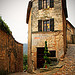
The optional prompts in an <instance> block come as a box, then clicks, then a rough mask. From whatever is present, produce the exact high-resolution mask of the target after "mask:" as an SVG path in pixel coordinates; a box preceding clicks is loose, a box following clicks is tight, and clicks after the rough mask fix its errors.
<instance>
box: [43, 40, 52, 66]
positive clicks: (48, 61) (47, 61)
mask: <svg viewBox="0 0 75 75" xmlns="http://www.w3.org/2000/svg"><path fill="white" fill-rule="evenodd" d="M49 55H50V53H49V52H48V47H47V41H45V50H44V60H45V63H44V67H45V66H47V67H48V66H49V64H50V62H51V61H50V59H49V57H48V56H49Z"/></svg>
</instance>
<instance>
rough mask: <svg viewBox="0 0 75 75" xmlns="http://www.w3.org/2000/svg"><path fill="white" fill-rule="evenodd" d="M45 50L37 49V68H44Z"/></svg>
mask: <svg viewBox="0 0 75 75" xmlns="http://www.w3.org/2000/svg"><path fill="white" fill-rule="evenodd" d="M44 50H45V48H37V68H43V66H44V63H45V60H44V58H43V57H44Z"/></svg>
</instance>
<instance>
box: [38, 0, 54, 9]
mask: <svg viewBox="0 0 75 75" xmlns="http://www.w3.org/2000/svg"><path fill="white" fill-rule="evenodd" d="M42 5H43V7H42ZM38 7H39V10H40V9H42V8H43V9H46V8H53V7H54V0H38Z"/></svg>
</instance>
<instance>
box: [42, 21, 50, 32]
mask: <svg viewBox="0 0 75 75" xmlns="http://www.w3.org/2000/svg"><path fill="white" fill-rule="evenodd" d="M43 28H44V29H43V30H44V31H50V20H47V21H43Z"/></svg>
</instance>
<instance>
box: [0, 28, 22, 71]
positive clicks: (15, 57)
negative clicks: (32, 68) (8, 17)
mask: <svg viewBox="0 0 75 75" xmlns="http://www.w3.org/2000/svg"><path fill="white" fill-rule="evenodd" d="M1 69H4V70H8V72H19V71H20V72H22V71H23V45H22V44H20V43H18V42H17V41H16V40H15V39H14V38H13V36H12V35H7V33H6V32H4V31H2V30H1V29H0V70H1Z"/></svg>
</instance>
